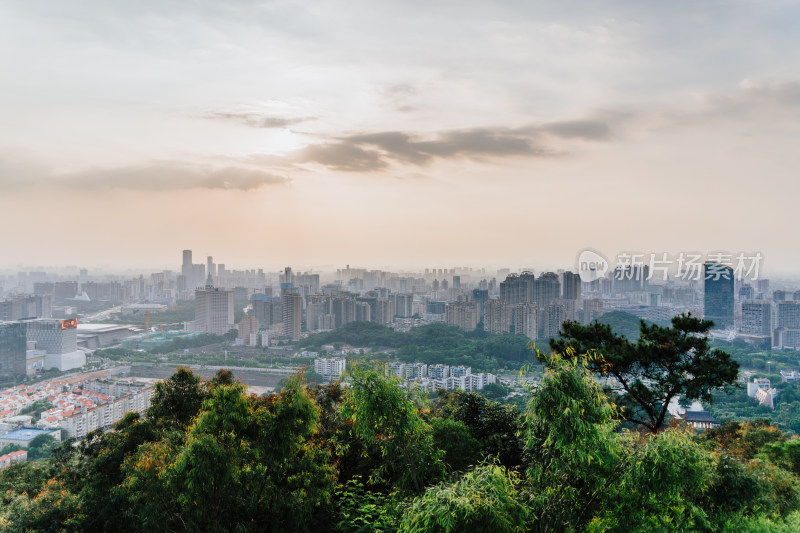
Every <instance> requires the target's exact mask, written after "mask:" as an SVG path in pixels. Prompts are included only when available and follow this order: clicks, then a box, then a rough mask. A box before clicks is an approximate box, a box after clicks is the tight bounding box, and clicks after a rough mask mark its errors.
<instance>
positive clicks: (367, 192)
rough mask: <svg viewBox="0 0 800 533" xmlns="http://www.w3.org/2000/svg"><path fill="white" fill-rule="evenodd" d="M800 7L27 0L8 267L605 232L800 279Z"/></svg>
mask: <svg viewBox="0 0 800 533" xmlns="http://www.w3.org/2000/svg"><path fill="white" fill-rule="evenodd" d="M576 7H577V8H576ZM798 15H800V6H797V5H794V4H793V3H790V2H780V1H774V2H759V3H757V4H756V3H747V2H745V3H728V2H717V3H703V4H696V3H691V2H679V3H671V4H669V5H663V6H661V5H648V6H644V5H640V4H639V3H635V2H614V1H611V2H604V3H588V2H582V3H575V4H563V5H561V4H559V5H556V4H553V5H536V6H533V5H531V6H520V5H517V4H514V3H501V4H494V5H492V6H485V5H481V4H480V3H460V4H457V5H456V4H439V5H427V4H426V5H424V7H422V6H414V5H407V4H404V5H395V4H390V3H365V4H363V5H361V6H358V5H354V4H352V3H348V4H346V5H345V4H343V3H336V2H334V3H321V2H320V3H318V2H309V3H303V4H291V3H290V4H274V3H263V2H244V1H243V2H236V3H228V4H225V5H217V4H215V3H211V2H207V3H203V2H201V3H196V4H193V5H192V6H191V7H189V6H183V5H181V4H180V3H169V2H166V3H165V2H159V3H156V2H140V3H136V4H135V5H126V6H119V5H111V4H107V3H104V2H87V3H82V4H81V5H79V6H75V5H66V4H63V3H59V2H52V1H51V2H41V3H39V2H37V3H35V4H32V3H6V4H4V5H3V6H0V17H2V20H4V21H6V22H7V24H6V25H5V26H6V31H4V32H3V38H2V42H3V44H4V46H2V47H1V48H0V50H2V52H0V66H1V67H2V69H3V71H4V72H6V73H9V75H8V76H7V77H6V78H5V79H4V81H3V83H2V85H1V86H0V94H2V95H3V98H2V99H0V116H2V117H3V123H4V126H5V127H4V128H3V130H2V131H0V190H2V195H0V213H2V214H1V215H0V221H2V223H3V225H4V226H5V227H6V228H11V229H13V231H11V230H9V231H6V232H4V235H3V238H2V248H3V254H2V257H0V263H2V265H0V266H4V265H16V264H19V263H24V264H38V265H52V264H74V265H80V266H86V267H90V268H91V267H94V266H97V265H105V266H107V267H108V268H113V269H126V268H128V267H134V268H142V267H145V266H146V265H159V266H163V267H166V266H167V265H169V264H172V260H171V259H170V258H171V257H172V254H173V253H174V250H176V249H182V248H191V249H194V250H197V251H198V252H202V253H205V251H206V250H208V251H209V252H210V251H211V250H213V254H212V253H209V255H215V256H225V257H227V258H228V261H229V263H231V264H237V265H260V264H270V265H272V264H275V265H280V264H297V265H301V264H303V265H314V264H319V262H320V261H322V262H323V265H327V266H333V265H343V264H346V263H348V262H349V263H351V264H360V265H364V266H366V267H371V268H374V267H377V266H384V265H396V267H400V268H407V267H410V266H412V265H425V264H448V265H453V264H456V265H457V264H463V265H482V264H491V265H494V266H497V267H498V268H500V267H503V266H508V267H511V268H513V266H514V265H519V266H520V267H523V266H525V265H528V264H531V263H534V265H532V266H537V267H539V268H540V269H542V270H545V269H553V268H559V267H561V268H569V267H570V265H572V264H573V263H574V260H575V256H576V255H577V253H578V252H580V250H582V249H584V248H587V247H591V248H594V249H597V250H600V251H602V252H604V253H606V254H615V253H617V252H620V251H625V250H639V251H641V252H644V253H649V252H662V251H664V252H670V253H677V252H679V251H681V250H687V251H688V250H699V251H701V252H704V253H710V252H712V251H716V250H727V251H730V252H731V253H738V252H756V251H758V252H760V253H762V254H763V256H764V258H765V260H764V269H765V271H767V272H769V275H772V276H775V275H788V274H792V273H793V271H794V269H795V264H794V259H795V257H794V254H793V251H792V250H791V248H790V247H789V246H788V245H787V244H788V243H787V239H786V235H785V232H784V231H782V230H781V228H789V227H792V223H793V209H794V205H793V203H792V198H793V197H795V196H796V194H797V192H799V191H798V185H797V184H796V180H793V173H792V172H793V170H794V169H795V168H796V166H797V163H798V156H797V155H796V150H795V149H794V144H795V143H794V139H796V138H797V134H798V133H800V131H798V124H800V123H799V122H798V121H797V116H798V110H800V68H799V67H800V64H799V63H800V60H799V59H798V58H797V57H796V54H792V53H791V52H792V51H793V50H795V49H797V45H798V39H800V38H798V36H797V32H796V31H794V27H793V24H791V22H790V21H793V20H797V17H798ZM778 192H780V194H777V193H778ZM271 258H279V259H275V260H274V263H273V262H272V259H271ZM320 258H324V259H320Z"/></svg>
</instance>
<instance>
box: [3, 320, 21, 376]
mask: <svg viewBox="0 0 800 533" xmlns="http://www.w3.org/2000/svg"><path fill="white" fill-rule="evenodd" d="M26 347H27V338H26V334H25V325H24V324H20V323H19V322H8V323H6V322H0V377H2V378H3V379H8V378H20V377H23V376H25V371H26V369H25V364H26V359H25V354H26Z"/></svg>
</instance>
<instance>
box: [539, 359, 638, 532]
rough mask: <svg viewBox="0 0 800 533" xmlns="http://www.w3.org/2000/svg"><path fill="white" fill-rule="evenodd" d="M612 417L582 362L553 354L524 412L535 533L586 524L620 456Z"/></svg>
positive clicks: (602, 395)
mask: <svg viewBox="0 0 800 533" xmlns="http://www.w3.org/2000/svg"><path fill="white" fill-rule="evenodd" d="M614 414H615V410H614V406H613V405H611V404H610V403H609V402H608V400H607V399H606V396H605V395H604V394H603V391H602V389H601V388H600V387H599V386H598V385H597V384H596V383H595V382H594V381H593V380H592V379H591V377H590V374H589V370H588V369H587V367H586V362H585V360H584V359H579V358H577V357H574V356H572V353H571V352H569V353H568V358H566V359H565V358H562V357H561V356H560V355H558V354H553V356H552V357H551V358H550V359H549V361H548V372H547V374H546V375H545V377H544V379H543V380H542V381H541V383H540V384H539V389H538V391H537V394H535V395H533V396H532V397H531V400H530V402H529V404H528V408H527V410H526V412H525V422H526V435H525V452H526V454H527V455H528V463H529V467H528V471H527V477H528V480H529V482H530V485H531V489H530V496H529V499H530V506H531V508H532V513H533V516H534V517H535V524H534V529H535V530H536V531H550V530H553V529H565V528H566V529H581V528H582V527H584V526H585V525H586V524H587V523H588V521H589V520H590V519H591V517H592V515H593V513H594V512H595V511H596V508H597V506H598V505H599V502H600V501H601V500H602V498H603V497H604V493H605V492H607V490H608V488H609V486H610V484H611V483H613V482H614V480H615V477H617V475H618V474H617V467H618V465H619V463H620V461H621V457H622V453H623V451H622V449H621V447H620V445H619V441H618V439H617V438H616V434H615V429H616V425H617V424H616V422H614Z"/></svg>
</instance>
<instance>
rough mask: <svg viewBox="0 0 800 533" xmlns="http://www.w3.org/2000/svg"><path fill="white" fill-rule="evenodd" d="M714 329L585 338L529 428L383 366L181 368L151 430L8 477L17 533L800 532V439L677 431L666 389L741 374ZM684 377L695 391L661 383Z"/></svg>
mask: <svg viewBox="0 0 800 533" xmlns="http://www.w3.org/2000/svg"><path fill="white" fill-rule="evenodd" d="M570 327H571V328H572V329H569V328H570ZM707 327H708V324H707V323H705V322H703V321H697V320H696V319H690V318H688V317H686V318H684V319H679V320H677V321H673V327H671V328H661V327H658V326H647V325H643V326H642V330H641V331H640V339H639V341H638V342H637V343H635V344H633V343H629V342H628V341H627V340H625V339H622V338H620V337H617V336H615V335H614V334H613V333H611V332H610V331H607V330H606V329H604V327H602V326H596V327H593V328H592V327H589V328H587V327H585V326H584V327H583V328H587V329H579V327H578V326H574V327H573V326H569V327H568V328H565V332H564V334H565V335H564V338H563V339H562V340H561V343H562V345H563V352H559V351H558V350H554V355H549V356H545V355H541V357H542V360H543V363H544V364H545V365H546V372H545V373H544V377H543V378H542V379H541V381H540V383H539V386H538V387H537V389H536V390H535V391H532V392H531V393H530V394H529V397H528V400H527V405H526V407H525V410H524V412H522V413H519V412H518V411H517V410H515V409H514V408H512V407H511V406H504V405H500V404H498V403H494V402H492V401H490V400H489V399H487V398H486V397H484V396H481V395H479V394H474V393H465V392H453V393H448V392H443V393H441V394H440V395H439V396H438V397H437V398H435V399H429V398H427V397H423V396H418V395H416V394H414V392H413V391H407V390H405V389H403V388H401V387H400V386H399V384H398V382H397V381H396V380H394V379H392V378H388V377H386V376H385V375H384V374H383V373H382V372H380V371H378V370H376V369H374V368H371V367H368V366H359V367H356V368H354V369H351V373H350V375H349V380H348V383H347V386H346V387H342V386H340V385H339V384H332V385H327V386H316V387H311V386H308V385H306V384H305V383H304V382H303V380H302V378H301V376H299V375H298V376H297V377H296V378H294V379H291V380H289V381H288V382H287V383H285V384H284V387H283V388H282V389H281V391H280V392H279V393H275V394H271V395H267V396H262V397H256V396H254V395H248V394H247V393H246V391H245V388H244V387H243V386H242V385H241V384H240V383H238V382H234V381H233V379H232V376H231V374H230V373H229V372H226V371H221V372H220V373H218V374H217V375H216V376H215V377H214V378H213V379H211V380H209V381H203V380H201V379H199V378H198V377H197V376H195V375H194V374H192V373H191V371H189V370H187V369H179V370H178V371H177V372H176V373H175V374H174V375H173V376H172V377H171V378H169V379H168V380H165V381H164V382H161V383H159V384H157V386H156V390H155V394H154V397H153V401H152V405H151V408H150V409H149V410H148V412H147V413H146V414H145V415H139V414H136V413H129V414H128V415H126V417H125V418H124V419H123V420H121V421H120V422H119V423H118V424H117V426H116V427H115V431H113V432H105V433H104V432H95V433H92V434H91V435H89V436H88V438H86V439H84V440H83V441H81V442H79V443H69V442H68V443H65V444H64V445H62V446H60V447H58V448H56V449H55V450H54V452H53V455H52V457H51V458H49V459H46V460H42V461H37V462H34V463H28V464H15V465H12V466H10V467H8V468H6V469H4V470H3V471H1V472H0V530H8V531H18V532H32V531H107V530H114V531H122V532H124V531H142V530H158V531H321V532H341V533H355V532H367V531H380V532H393V531H402V532H466V531H485V532H522V531H594V532H599V531H620V532H622V531H625V532H628V531H641V532H649V531H726V532H733V531H737V532H738V531H745V532H747V531H752V532H756V531H759V532H760V531H770V532H771V531H775V532H783V531H786V532H789V531H797V530H798V528H800V485H799V484H798V481H799V479H798V475H800V439H793V438H789V437H788V436H787V435H786V434H785V433H784V432H783V431H782V430H780V429H779V428H776V427H774V426H771V425H770V424H769V423H767V422H765V421H756V422H742V423H737V422H731V423H727V424H725V425H724V426H722V427H721V428H719V429H716V430H713V431H708V432H706V433H704V434H702V435H699V436H698V435H697V433H696V432H695V431H694V430H691V429H688V428H686V427H682V426H680V425H678V424H675V423H673V422H671V421H669V420H668V419H666V420H661V419H660V418H659V413H660V410H659V409H660V407H661V405H662V403H663V402H668V396H669V395H668V394H666V392H665V391H666V390H667V389H664V388H663V387H665V386H667V385H670V386H671V388H670V389H669V390H672V389H675V390H676V391H678V392H679V393H681V394H685V395H694V396H697V397H704V396H705V395H706V394H711V393H713V391H714V390H718V389H720V388H722V387H724V386H725V384H726V383H727V382H728V381H729V379H728V378H729V377H730V376H727V375H724V374H725V372H728V371H730V370H733V371H734V377H735V369H736V367H735V364H734V363H732V362H731V361H730V360H729V356H728V354H725V353H723V352H719V351H716V350H710V349H709V347H708V345H707V343H706V341H705V339H704V338H703V337H702V333H703V331H705V330H707ZM557 342H558V341H557ZM594 345H599V346H602V347H604V348H605V350H604V351H600V350H599V349H595V348H594V347H592V346H594ZM576 346H584V347H586V346H588V349H587V350H586V351H576V348H575V347H576ZM556 347H558V345H557V344H556V343H554V348H556ZM634 357H639V358H640V360H639V362H638V370H637V364H634V363H632V362H631V361H632V358H634ZM642 358H644V359H642ZM672 367H674V368H683V369H685V372H684V374H683V375H682V377H681V379H680V380H677V381H676V380H674V379H673V377H671V375H669V374H666V373H663V372H659V371H658V370H657V369H658V368H662V369H663V368H672ZM636 372H642V374H639V377H638V378H636V377H633V376H634V375H635V374H636ZM598 373H600V374H603V373H605V374H606V375H613V376H616V377H617V379H625V381H626V382H627V383H628V387H629V389H628V391H627V394H628V395H631V394H636V396H637V398H634V400H635V402H633V403H632V402H631V401H630V400H629V401H627V403H626V401H625V399H624V398H621V396H620V395H617V394H614V393H613V392H612V393H610V392H609V391H607V390H604V389H603V387H602V386H601V385H600V384H599V383H598V380H596V379H595V375H596V374H598ZM644 373H648V374H647V375H649V376H650V377H649V378H647V379H646V380H643V379H642V376H644V375H645V374H644ZM626 376H628V377H631V379H626ZM662 393H664V394H662ZM665 394H666V395H665ZM637 402H638V403H637ZM648 424H649V425H651V426H652V427H648ZM629 428H630V429H629Z"/></svg>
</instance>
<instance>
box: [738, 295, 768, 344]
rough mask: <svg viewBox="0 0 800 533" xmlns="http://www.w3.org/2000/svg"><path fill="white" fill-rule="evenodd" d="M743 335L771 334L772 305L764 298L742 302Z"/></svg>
mask: <svg viewBox="0 0 800 533" xmlns="http://www.w3.org/2000/svg"><path fill="white" fill-rule="evenodd" d="M740 331H741V333H742V334H744V335H758V336H771V335H772V305H770V303H769V302H768V301H766V300H745V301H744V302H742V329H741V330H740Z"/></svg>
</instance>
